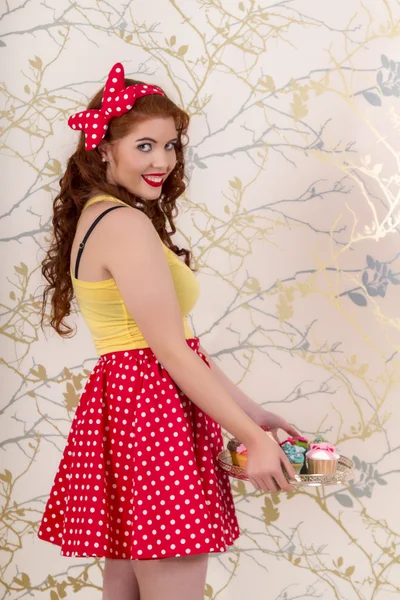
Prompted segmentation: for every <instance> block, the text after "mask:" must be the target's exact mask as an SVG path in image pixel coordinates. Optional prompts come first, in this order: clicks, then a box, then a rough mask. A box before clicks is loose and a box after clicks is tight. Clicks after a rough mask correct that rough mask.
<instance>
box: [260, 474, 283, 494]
mask: <svg viewBox="0 0 400 600" xmlns="http://www.w3.org/2000/svg"><path fill="white" fill-rule="evenodd" d="M274 477H275V476H270V477H265V478H264V480H263V481H264V485H265V486H266V487H267V489H268V491H269V492H271V493H272V494H274V493H275V492H279V485H278V484H277V483H276V481H275V479H274Z"/></svg>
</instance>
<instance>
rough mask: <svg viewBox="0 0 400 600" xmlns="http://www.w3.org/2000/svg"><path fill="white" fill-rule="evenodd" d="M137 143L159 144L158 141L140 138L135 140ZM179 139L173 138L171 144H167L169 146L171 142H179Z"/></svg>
mask: <svg viewBox="0 0 400 600" xmlns="http://www.w3.org/2000/svg"><path fill="white" fill-rule="evenodd" d="M135 141H136V142H153V144H157V140H153V138H149V137H144V138H139V139H138V140H135ZM177 141H178V138H173V139H172V140H169V142H167V144H169V143H171V142H177Z"/></svg>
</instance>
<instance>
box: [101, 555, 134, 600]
mask: <svg viewBox="0 0 400 600" xmlns="http://www.w3.org/2000/svg"><path fill="white" fill-rule="evenodd" d="M139 598H140V594H139V586H138V582H137V579H136V575H135V573H134V571H133V569H132V563H131V561H130V560H115V559H113V558H106V560H105V565H104V576H103V600H117V599H118V600H139Z"/></svg>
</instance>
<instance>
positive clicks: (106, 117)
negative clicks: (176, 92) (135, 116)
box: [68, 63, 165, 150]
mask: <svg viewBox="0 0 400 600" xmlns="http://www.w3.org/2000/svg"><path fill="white" fill-rule="evenodd" d="M153 94H158V95H160V96H164V95H165V94H164V92H163V91H162V89H160V88H158V87H156V86H154V85H143V84H137V85H130V86H128V87H127V88H126V87H125V73H124V68H123V66H122V64H121V63H116V64H115V65H114V66H113V68H112V69H111V71H110V73H109V75H108V79H107V83H106V85H105V86H104V92H103V98H102V101H101V108H100V110H97V109H89V110H86V111H84V112H80V113H76V114H75V115H72V116H71V117H69V119H68V125H69V127H70V128H71V129H75V130H76V129H84V130H85V131H84V133H85V149H86V150H93V149H94V148H97V146H98V145H99V144H100V142H101V140H102V139H103V138H104V136H105V135H106V130H107V125H108V123H109V121H110V119H112V118H113V117H121V116H122V115H124V114H125V113H127V112H128V111H129V110H131V108H132V107H133V105H134V104H135V102H136V100H137V98H139V97H144V96H149V95H153ZM96 119H98V122H97V123H96V121H95V120H96ZM99 121H100V124H101V125H103V127H100V131H96V129H97V127H98V123H99Z"/></svg>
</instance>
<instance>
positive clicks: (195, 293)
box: [71, 195, 200, 356]
mask: <svg viewBox="0 0 400 600" xmlns="http://www.w3.org/2000/svg"><path fill="white" fill-rule="evenodd" d="M102 200H109V201H112V202H116V203H118V204H122V205H124V206H127V205H126V204H125V203H124V202H122V200H119V199H118V198H114V197H113V196H108V195H100V196H95V197H94V198H91V199H90V200H89V201H88V202H87V203H86V205H85V207H84V209H83V210H86V208H88V207H89V206H90V205H91V204H95V203H96V202H101V201H102ZM82 212H83V211H82ZM160 242H161V240H160ZM161 243H162V242H161ZM162 246H163V249H164V252H165V255H166V258H167V261H168V266H169V268H170V271H171V275H172V280H173V282H174V287H175V292H176V296H177V299H178V302H179V306H180V309H181V313H182V318H183V325H184V328H185V337H186V339H190V338H192V337H193V332H192V331H191V329H190V327H189V325H188V323H187V315H188V314H189V312H190V311H191V310H192V309H193V307H194V305H195V304H196V302H197V300H198V297H199V294H200V286H199V283H198V281H197V279H196V277H195V276H194V274H193V272H192V271H191V270H190V269H189V267H188V266H187V265H186V264H185V263H184V262H183V261H182V260H181V259H180V258H179V257H178V256H176V254H175V253H174V252H172V250H170V249H169V248H167V246H165V244H163V243H162ZM78 275H79V274H78ZM71 277H72V284H73V287H74V292H75V297H76V301H77V303H78V307H79V310H80V312H81V313H82V316H83V318H84V320H85V322H86V324H87V325H88V327H89V330H90V333H91V335H92V338H93V341H94V344H95V347H96V350H97V353H98V354H99V355H100V356H101V355H102V354H107V353H108V352H117V351H118V350H134V349H137V348H147V347H148V343H147V342H146V340H145V339H144V337H143V335H142V333H141V331H140V329H139V327H138V325H137V323H136V321H135V320H134V319H133V318H132V316H131V315H130V314H129V312H128V310H127V308H126V306H125V304H124V302H123V300H122V297H121V294H120V293H119V290H118V287H117V284H116V283H115V281H114V279H112V278H111V279H105V280H104V281H82V280H81V279H76V278H75V277H74V274H73V271H72V268H71Z"/></svg>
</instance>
